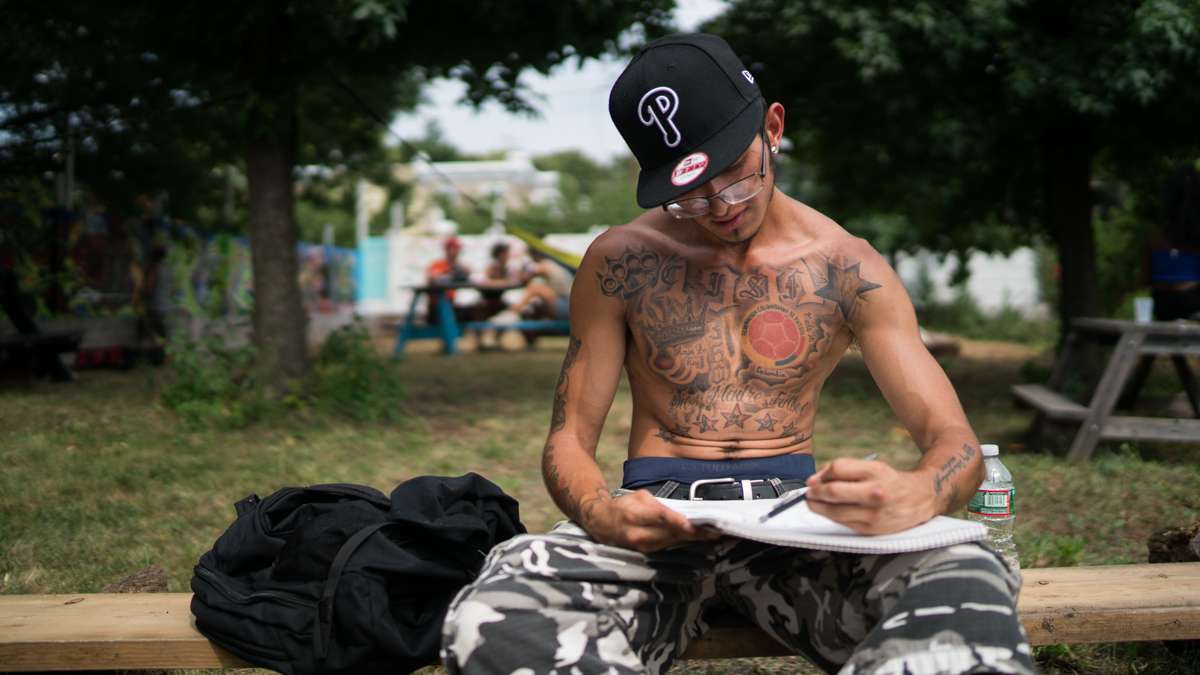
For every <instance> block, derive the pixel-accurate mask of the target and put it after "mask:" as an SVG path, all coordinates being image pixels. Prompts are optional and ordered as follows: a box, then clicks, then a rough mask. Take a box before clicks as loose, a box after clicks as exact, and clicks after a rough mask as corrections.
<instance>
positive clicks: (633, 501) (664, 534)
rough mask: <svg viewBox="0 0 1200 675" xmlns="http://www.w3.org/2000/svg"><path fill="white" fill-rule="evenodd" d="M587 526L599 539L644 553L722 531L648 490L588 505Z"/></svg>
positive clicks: (700, 538)
mask: <svg viewBox="0 0 1200 675" xmlns="http://www.w3.org/2000/svg"><path fill="white" fill-rule="evenodd" d="M587 506H588V507H590V508H587V507H585V508H584V513H585V514H586V517H585V518H583V520H584V522H582V523H580V524H581V525H582V526H583V529H585V530H587V533H588V534H590V535H591V536H592V538H593V539H595V540H596V541H597V542H598V543H601V544H609V545H612V546H621V547H624V548H631V549H634V550H635V551H641V552H642V553H650V552H653V551H661V550H662V549H665V548H670V547H672V546H678V545H679V544H686V543H688V542H692V541H710V540H712V539H717V538H719V537H720V536H721V533H719V532H717V531H716V530H713V529H711V528H706V527H697V526H695V525H693V524H691V523H690V522H688V519H687V518H686V517H685V516H684V515H683V514H682V513H679V512H678V511H673V510H671V509H669V508H667V507H666V506H663V505H662V503H661V502H659V501H658V500H657V499H655V498H654V496H653V495H651V494H650V493H649V492H648V491H646V490H638V491H636V492H631V493H629V494H625V495H620V496H617V497H608V498H600V499H598V501H597V502H596V503H594V504H589V505H587Z"/></svg>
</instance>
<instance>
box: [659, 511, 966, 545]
mask: <svg viewBox="0 0 1200 675" xmlns="http://www.w3.org/2000/svg"><path fill="white" fill-rule="evenodd" d="M659 501H660V502H662V503H663V504H664V505H665V506H667V507H668V508H671V509H673V510H675V511H678V512H680V513H682V514H683V515H685V516H687V518H688V520H689V521H691V522H693V523H695V524H697V525H710V526H713V527H715V528H717V529H718V530H720V531H722V532H724V533H726V534H730V535H733V536H737V537H741V538H743V539H751V540H754V541H760V542H763V543H768V544H777V545H780V546H795V547H799V548H812V549H821V550H826V551H841V552H845V553H879V554H882V553H903V552H907V551H923V550H927V549H931V548H940V547H942V546H950V545H952V544H961V543H965V542H969V541H978V540H980V539H983V538H984V536H985V534H986V530H985V528H984V526H983V525H981V524H980V523H974V522H971V521H968V520H962V519H959V518H949V517H947V516H937V517H936V518H934V519H932V520H930V521H928V522H926V523H922V524H921V525H918V526H916V527H913V528H910V529H908V530H904V531H902V532H895V533H892V534H884V535H870V536H869V535H860V534H857V533H856V532H854V530H852V529H850V528H848V527H846V526H845V525H841V524H838V523H836V522H834V521H832V520H830V519H828V518H826V517H825V516H822V515H820V514H817V513H813V512H812V510H811V509H809V508H808V503H807V502H801V503H800V504H797V505H796V506H793V507H791V508H790V509H788V510H787V511H784V512H783V513H781V514H779V515H777V516H775V517H774V518H771V519H770V520H768V521H767V522H765V523H760V522H758V519H759V517H760V516H762V515H763V514H765V513H766V512H767V511H769V510H771V507H772V506H774V505H775V504H776V503H777V502H776V501H775V500H772V499H759V500H751V501H743V500H730V501H687V500H681V499H662V498H659Z"/></svg>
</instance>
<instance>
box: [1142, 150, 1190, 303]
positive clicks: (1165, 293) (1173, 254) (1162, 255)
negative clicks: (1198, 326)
mask: <svg viewBox="0 0 1200 675" xmlns="http://www.w3.org/2000/svg"><path fill="white" fill-rule="evenodd" d="M1165 193H1166V194H1165V195H1164V197H1165V199H1164V202H1165V204H1164V206H1165V208H1164V212H1165V218H1164V222H1163V226H1162V227H1161V228H1160V229H1159V230H1158V231H1156V232H1154V233H1152V234H1151V237H1150V265H1149V267H1150V285H1151V295H1152V297H1153V298H1154V318H1155V319H1158V320H1159V321H1173V320H1175V319H1200V171H1197V170H1196V166H1195V165H1194V164H1191V165H1185V166H1182V167H1180V168H1178V169H1176V170H1175V172H1173V173H1172V174H1171V177H1170V178H1169V179H1168V180H1167V186H1166V191H1165Z"/></svg>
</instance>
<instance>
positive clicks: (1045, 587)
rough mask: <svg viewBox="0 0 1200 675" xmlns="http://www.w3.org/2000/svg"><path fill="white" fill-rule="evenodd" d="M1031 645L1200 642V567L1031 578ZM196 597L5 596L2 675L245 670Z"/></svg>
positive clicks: (756, 648)
mask: <svg viewBox="0 0 1200 675" xmlns="http://www.w3.org/2000/svg"><path fill="white" fill-rule="evenodd" d="M1024 578H1025V585H1024V588H1023V590H1022V591H1021V599H1020V605H1019V609H1020V614H1021V621H1022V623H1023V624H1024V625H1025V630H1026V631H1027V632H1028V633H1029V640H1030V642H1032V643H1033V644H1035V645H1041V644H1054V643H1089V642H1137V641H1147V640H1184V639H1200V563H1170V564H1160V565H1108V566H1102V567H1048V568H1040V569H1030V570H1025V572H1024ZM191 597H192V596H191V594H190V593H144V594H70V595H8V596H4V595H0V672H16V671H53V670H113V669H127V670H136V669H158V668H239V667H246V666H247V665H248V664H246V663H245V662H243V661H242V660H241V659H239V658H237V657H236V656H233V655H232V654H229V653H228V652H226V651H225V650H223V649H221V648H220V647H217V646H215V645H213V644H212V643H211V642H209V641H208V640H207V639H206V638H205V637H204V636H203V635H201V634H200V633H199V632H197V631H196V629H195V628H194V627H193V623H192V614H191V611H190V609H189V603H190V602H191ZM787 654H788V652H786V651H785V650H784V649H783V648H782V646H780V645H779V644H777V643H776V642H774V641H773V640H771V638H769V637H767V635H766V634H765V633H763V632H762V631H760V630H758V629H757V628H752V627H735V628H717V629H713V630H712V631H710V632H709V633H708V634H707V635H705V636H704V637H702V638H701V639H700V640H698V641H696V642H694V643H693V644H692V645H691V646H690V647H689V648H688V650H687V653H685V654H684V656H683V658H685V659H719V658H745V657H756V656H785V655H787Z"/></svg>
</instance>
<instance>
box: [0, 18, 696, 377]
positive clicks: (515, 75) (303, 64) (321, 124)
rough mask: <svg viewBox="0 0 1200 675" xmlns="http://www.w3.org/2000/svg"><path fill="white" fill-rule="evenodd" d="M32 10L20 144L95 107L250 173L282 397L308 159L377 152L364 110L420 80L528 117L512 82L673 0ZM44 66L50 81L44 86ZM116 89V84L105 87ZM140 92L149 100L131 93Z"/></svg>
mask: <svg viewBox="0 0 1200 675" xmlns="http://www.w3.org/2000/svg"><path fill="white" fill-rule="evenodd" d="M26 4H27V5H28V6H22V7H19V8H16V9H19V11H15V12H14V13H13V14H9V15H7V16H6V22H7V23H8V24H9V26H10V27H9V28H8V29H4V32H3V33H0V37H11V38H13V39H14V40H17V44H16V46H10V47H9V48H7V49H8V50H9V51H10V52H12V53H14V54H15V55H17V56H18V57H19V62H20V64H21V65H23V66H25V68H24V70H23V71H22V72H21V75H23V76H24V79H19V80H14V81H15V82H16V85H15V86H12V85H13V83H11V82H10V83H6V84H5V85H4V89H5V91H3V92H2V93H0V115H4V116H5V121H4V122H0V124H3V126H4V131H6V132H10V133H13V134H14V135H17V134H16V131H15V130H17V129H18V127H20V128H22V129H24V130H25V131H26V132H28V133H24V134H21V135H24V136H25V137H26V138H30V139H34V143H33V145H32V146H31V147H37V143H39V142H41V141H40V140H38V139H37V138H36V136H37V133H38V128H39V127H38V124H39V120H45V119H51V118H52V117H53V115H54V114H59V113H62V114H64V115H67V116H68V117H70V116H74V119H73V121H72V124H76V125H80V131H81V133H82V126H83V123H84V122H86V121H87V120H85V119H84V118H83V116H81V115H79V114H78V111H79V110H80V109H89V110H90V109H99V108H101V107H102V108H103V109H104V111H106V114H107V116H105V115H99V114H97V115H93V116H92V117H93V118H94V119H93V120H92V121H91V123H90V124H88V125H87V128H88V130H89V131H94V132H95V133H100V131H99V130H101V129H105V128H109V127H110V126H111V125H110V124H109V123H110V122H111V121H112V119H114V118H115V119H119V120H121V121H124V120H125V119H126V118H128V119H130V120H137V121H139V122H144V123H145V124H146V125H147V126H148V127H150V128H153V127H154V126H155V125H156V124H158V123H160V122H162V123H166V122H165V121H164V120H171V123H173V124H175V125H176V127H175V129H174V131H173V133H178V134H179V135H180V136H181V137H190V138H196V139H200V140H202V141H203V142H205V143H208V144H211V147H212V148H214V149H216V150H221V151H224V153H225V154H226V156H229V157H237V158H239V159H240V160H241V161H242V162H243V163H244V166H245V172H246V177H247V180H248V184H249V222H248V231H249V235H250V242H251V255H252V266H253V273H254V288H255V305H254V340H255V345H256V347H257V348H258V353H259V363H260V366H261V369H262V375H263V378H264V381H265V382H266V383H267V384H268V385H271V386H273V387H275V388H277V389H283V388H285V387H286V386H288V384H289V383H290V382H293V381H295V380H297V379H299V378H300V377H301V376H302V375H303V374H304V372H305V370H306V364H307V357H306V353H305V347H306V345H305V340H304V335H305V330H304V321H305V316H304V313H303V309H302V307H301V305H300V292H299V288H298V285H297V281H296V278H297V275H296V269H297V261H296V255H295V243H296V236H297V235H296V223H295V216H294V198H293V190H292V184H293V175H294V169H295V167H296V165H297V163H298V162H302V161H303V162H317V161H324V160H328V159H331V158H332V159H336V160H339V161H340V160H341V159H342V158H344V157H345V156H346V155H347V154H350V153H351V152H353V151H355V150H361V149H363V148H366V147H375V146H377V145H378V142H379V136H380V134H379V131H378V129H376V128H374V127H373V125H374V123H375V122H374V121H373V120H372V119H371V117H370V116H369V115H368V114H367V113H366V111H368V110H371V111H377V112H378V113H380V114H386V113H390V112H391V111H392V110H394V109H396V108H397V107H398V106H400V105H402V104H403V103H405V102H407V101H409V100H411V97H410V95H411V94H412V93H413V92H414V91H415V89H414V85H419V84H420V83H423V82H425V81H428V80H430V79H432V78H435V77H441V76H451V77H456V78H459V79H461V80H462V81H464V82H466V84H467V87H468V88H467V98H468V99H469V100H470V101H471V102H473V103H476V104H478V103H481V102H483V101H485V100H487V99H489V98H494V99H496V100H498V101H500V102H501V103H503V104H504V105H506V106H508V107H509V108H512V109H522V108H526V109H527V108H528V107H529V104H528V103H527V102H526V100H525V96H524V93H523V88H522V86H521V83H520V81H519V77H520V74H521V72H522V71H523V70H524V69H526V68H532V69H535V70H538V71H540V72H547V71H548V70H549V69H550V68H552V67H553V66H555V65H558V64H560V63H563V62H566V61H571V60H577V59H583V58H586V57H591V56H595V55H598V54H600V53H603V52H608V51H615V50H617V49H618V48H619V45H618V42H617V38H618V36H619V35H621V34H622V33H623V32H624V31H625V30H626V29H628V28H629V27H631V26H635V25H640V26H642V27H644V30H645V31H647V32H648V33H650V34H654V33H658V32H662V30H663V28H664V27H665V26H666V24H667V22H668V20H669V15H668V10H669V9H670V7H671V4H672V3H671V2H670V1H669V0H651V1H648V2H638V1H636V0H605V1H603V2H596V1H588V0H572V1H569V2H554V3H542V2H534V1H533V0H525V1H522V2H506V1H501V0H475V1H467V0H443V1H441V2H436V3H435V2H406V1H404V0H392V1H388V0H332V1H329V2H316V1H311V0H310V1H303V0H290V1H289V0H264V1H263V2H254V3H244V2H241V3H234V2H215V3H214V2H199V1H197V0H192V1H189V2H180V3H173V4H172V5H171V6H170V7H166V6H159V5H157V4H155V3H143V4H134V3H121V2H112V3H104V2H97V3H84V4H83V5H75V6H72V8H71V9H70V10H63V9H62V8H58V7H41V6H38V5H35V3H26ZM10 5H12V3H6V6H5V9H6V12H7V10H8V9H9V6H10ZM83 37H88V38H89V39H91V40H99V41H100V42H101V44H102V45H103V47H102V48H100V49H97V47H96V46H95V45H94V44H91V43H88V44H84V43H83V41H82V38H83ZM47 74H49V77H50V80H51V81H52V82H53V83H54V84H55V86H54V87H53V88H48V87H44V86H41V82H40V79H45V78H46V77H47ZM110 81H111V82H115V83H119V84H120V85H121V86H119V87H113V89H111V90H110V89H108V88H106V87H100V86H97V85H98V84H99V83H108V82H110ZM138 85H141V86H144V87H146V88H147V89H148V91H149V93H138ZM151 94H152V95H151ZM98 100H103V103H104V105H103V106H98V105H96V103H95V101H98ZM151 103H152V105H151ZM5 108H7V109H5ZM179 115H187V116H188V117H183V118H181V117H179ZM198 115H199V117H197V116H198ZM180 119H186V120H189V121H188V122H186V123H180V122H179V120H180ZM27 120H30V121H27ZM41 124H42V126H44V122H41ZM124 126H125V127H127V126H128V123H127V122H125V123H124ZM10 130H11V131H10ZM43 135H44V134H43ZM52 136H55V137H57V138H58V139H61V138H62V134H61V133H60V134H57V135H52Z"/></svg>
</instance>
